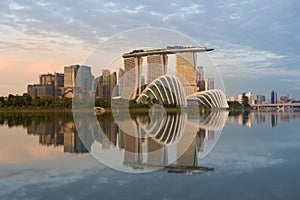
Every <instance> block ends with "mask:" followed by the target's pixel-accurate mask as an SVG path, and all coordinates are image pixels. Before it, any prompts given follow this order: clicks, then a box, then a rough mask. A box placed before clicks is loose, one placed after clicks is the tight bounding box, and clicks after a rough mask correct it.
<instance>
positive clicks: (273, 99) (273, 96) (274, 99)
mask: <svg viewBox="0 0 300 200" xmlns="http://www.w3.org/2000/svg"><path fill="white" fill-rule="evenodd" d="M276 103H277V92H276V90H272V91H271V104H276Z"/></svg>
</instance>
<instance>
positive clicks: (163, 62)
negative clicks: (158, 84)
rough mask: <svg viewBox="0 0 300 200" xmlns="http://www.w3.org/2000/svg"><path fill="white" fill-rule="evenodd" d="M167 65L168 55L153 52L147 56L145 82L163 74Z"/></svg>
mask: <svg viewBox="0 0 300 200" xmlns="http://www.w3.org/2000/svg"><path fill="white" fill-rule="evenodd" d="M167 65H168V56H167V55H165V54H154V55H148V56H147V83H151V82H152V81H154V80H155V79H156V78H158V77H160V76H162V75H165V74H166V70H167Z"/></svg>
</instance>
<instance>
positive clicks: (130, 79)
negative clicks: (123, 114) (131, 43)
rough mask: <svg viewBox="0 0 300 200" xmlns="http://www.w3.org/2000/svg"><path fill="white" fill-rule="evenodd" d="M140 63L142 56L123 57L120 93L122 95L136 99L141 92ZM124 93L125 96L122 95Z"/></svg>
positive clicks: (141, 62) (141, 63)
mask: <svg viewBox="0 0 300 200" xmlns="http://www.w3.org/2000/svg"><path fill="white" fill-rule="evenodd" d="M142 65H143V58H141V57H130V58H124V69H125V77H124V86H126V87H124V90H123V91H122V93H121V96H122V97H125V98H128V95H131V96H129V98H131V99H136V98H137V97H138V96H139V94H141V92H142V91H141V87H139V86H141V85H142ZM124 95H125V96H124Z"/></svg>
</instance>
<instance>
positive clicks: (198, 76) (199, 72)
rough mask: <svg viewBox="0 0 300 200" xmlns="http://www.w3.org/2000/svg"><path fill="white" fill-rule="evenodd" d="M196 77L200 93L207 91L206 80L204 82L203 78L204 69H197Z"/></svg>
mask: <svg viewBox="0 0 300 200" xmlns="http://www.w3.org/2000/svg"><path fill="white" fill-rule="evenodd" d="M195 77H196V85H197V87H198V92H201V91H204V90H205V86H206V84H205V80H204V78H203V77H204V76H203V67H202V66H200V67H197V68H196V73H195Z"/></svg>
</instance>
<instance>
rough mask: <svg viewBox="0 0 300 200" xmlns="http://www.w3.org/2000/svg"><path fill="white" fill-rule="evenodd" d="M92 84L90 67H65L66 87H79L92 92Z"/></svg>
mask: <svg viewBox="0 0 300 200" xmlns="http://www.w3.org/2000/svg"><path fill="white" fill-rule="evenodd" d="M75 81H76V82H75ZM92 82H93V76H92V72H91V68H90V67H88V66H84V65H71V66H66V67H64V87H71V88H74V87H79V88H81V89H84V90H91V89H92Z"/></svg>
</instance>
